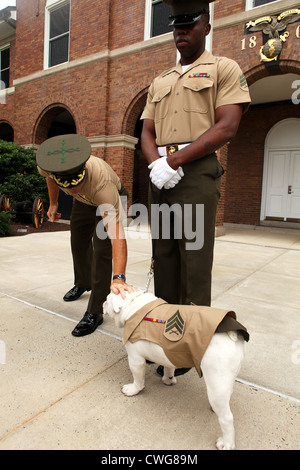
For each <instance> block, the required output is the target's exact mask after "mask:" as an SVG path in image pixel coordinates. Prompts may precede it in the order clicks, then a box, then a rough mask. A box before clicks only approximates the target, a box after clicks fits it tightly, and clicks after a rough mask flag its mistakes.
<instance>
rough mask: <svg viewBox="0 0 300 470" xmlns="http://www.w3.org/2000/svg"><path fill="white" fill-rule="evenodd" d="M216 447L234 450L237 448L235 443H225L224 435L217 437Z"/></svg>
mask: <svg viewBox="0 0 300 470" xmlns="http://www.w3.org/2000/svg"><path fill="white" fill-rule="evenodd" d="M216 447H217V449H218V450H234V449H235V445H234V443H233V444H232V445H225V444H224V441H223V437H219V439H217V442H216Z"/></svg>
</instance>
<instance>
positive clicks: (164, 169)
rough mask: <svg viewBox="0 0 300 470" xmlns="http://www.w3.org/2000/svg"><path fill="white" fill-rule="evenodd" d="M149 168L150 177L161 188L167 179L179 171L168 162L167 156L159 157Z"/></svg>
mask: <svg viewBox="0 0 300 470" xmlns="http://www.w3.org/2000/svg"><path fill="white" fill-rule="evenodd" d="M148 168H149V170H151V172H150V179H151V181H152V183H153V184H154V185H155V186H156V187H157V188H158V189H161V188H162V187H163V186H164V184H165V183H167V181H169V180H170V179H171V178H173V177H174V176H175V175H177V171H176V170H173V168H171V167H170V165H169V164H168V162H167V157H161V158H158V159H157V160H155V161H154V162H152V163H151V165H149V166H148ZM180 179H181V177H180Z"/></svg>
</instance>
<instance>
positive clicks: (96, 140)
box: [88, 134, 138, 150]
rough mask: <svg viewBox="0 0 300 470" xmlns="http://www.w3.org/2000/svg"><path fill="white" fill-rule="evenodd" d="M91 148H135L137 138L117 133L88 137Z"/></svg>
mask: <svg viewBox="0 0 300 470" xmlns="http://www.w3.org/2000/svg"><path fill="white" fill-rule="evenodd" d="M88 140H89V142H90V144H91V147H92V148H111V147H122V148H128V149H133V150H134V149H135V146H136V144H137V143H138V139H137V138H136V137H132V136H131V135H127V134H118V135H98V136H93V137H88Z"/></svg>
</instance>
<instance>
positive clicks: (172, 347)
mask: <svg viewBox="0 0 300 470" xmlns="http://www.w3.org/2000/svg"><path fill="white" fill-rule="evenodd" d="M145 317H146V318H147V320H144V318H145ZM234 330H235V331H238V332H239V333H240V334H242V335H243V336H244V339H245V341H248V340H249V334H248V332H247V330H246V328H245V327H244V326H243V325H241V324H240V323H239V322H237V321H236V315H235V313H234V312H232V311H229V310H222V309H218V308H213V307H206V306H198V305H171V304H168V303H166V302H165V301H164V300H162V299H156V300H154V301H152V302H150V303H148V304H147V305H145V306H144V307H143V308H141V309H139V310H138V311H137V312H136V313H135V314H134V315H132V317H130V318H129V320H127V322H126V324H125V327H124V331H123V343H124V344H126V342H127V341H129V342H130V343H135V342H136V341H139V340H147V341H150V342H152V343H156V344H158V345H160V346H161V347H162V348H163V350H164V353H165V354H166V356H167V358H168V359H169V360H170V361H171V362H172V364H174V366H176V367H196V369H197V372H198V374H199V375H200V377H201V375H202V372H201V369H200V363H201V360H202V357H203V355H204V353H205V351H206V349H207V347H208V345H209V343H210V341H211V338H212V336H213V335H214V333H215V332H216V331H217V332H225V331H234Z"/></svg>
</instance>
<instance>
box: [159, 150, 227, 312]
mask: <svg viewBox="0 0 300 470" xmlns="http://www.w3.org/2000/svg"><path fill="white" fill-rule="evenodd" d="M182 168H183V171H184V177H183V178H182V179H181V181H180V182H179V183H178V184H177V185H176V186H175V187H174V188H173V189H168V190H166V189H163V190H161V191H159V190H158V189H157V188H155V186H154V185H152V192H151V199H152V201H151V202H152V204H153V203H154V204H157V203H159V204H160V205H162V204H167V205H168V206H169V207H170V208H172V207H174V208H175V210H174V211H172V212H171V216H170V218H169V220H166V218H164V212H163V211H162V212H161V214H162V216H161V217H160V220H159V228H158V227H157V226H155V220H154V218H153V217H152V215H151V231H152V238H154V237H159V238H158V239H153V242H152V243H153V256H154V287H155V295H156V296H157V297H161V298H162V299H164V300H166V301H167V302H168V303H172V304H183V305H188V304H190V303H191V302H192V303H194V304H196V305H205V306H210V304H211V272H212V265H213V251H214V239H215V221H216V211H217V205H218V201H219V197H220V182H221V175H222V174H223V172H224V170H223V168H222V166H221V165H220V163H219V161H218V159H217V157H216V155H215V154H212V155H209V156H207V157H205V158H202V159H199V160H196V161H194V162H192V163H189V164H187V165H184V166H183V167H182ZM197 205H199V207H198V209H199V208H200V207H201V205H203V206H202V207H203V208H204V217H203V218H202V217H201V216H199V214H200V212H201V211H198V212H197ZM184 214H186V220H184ZM155 219H156V218H155ZM168 223H169V224H170V237H169V238H167V239H166V238H165V235H166V224H168ZM164 224H165V226H164ZM177 224H179V225H180V224H181V232H182V236H181V238H179V239H177V238H176V237H178V225H177ZM187 225H189V227H190V228H192V232H194V233H195V238H194V239H192V238H190V234H191V230H187V228H188V227H187ZM163 226H164V227H163ZM176 227H177V235H176ZM201 229H202V230H203V233H204V243H203V246H202V247H201V248H200V249H196V250H194V249H191V248H187V245H186V244H187V243H191V242H193V241H194V242H195V245H194V247H195V246H196V242H197V240H196V237H197V236H198V241H199V233H200V231H201ZM163 232H164V233H163ZM153 234H154V237H153ZM197 234H198V235H197ZM164 238H165V239H164ZM190 246H191V245H190Z"/></svg>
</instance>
